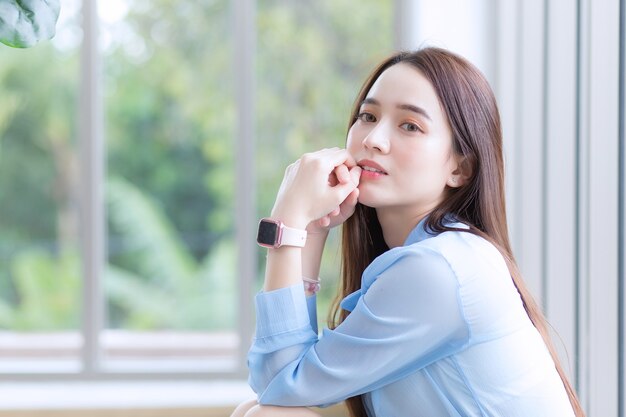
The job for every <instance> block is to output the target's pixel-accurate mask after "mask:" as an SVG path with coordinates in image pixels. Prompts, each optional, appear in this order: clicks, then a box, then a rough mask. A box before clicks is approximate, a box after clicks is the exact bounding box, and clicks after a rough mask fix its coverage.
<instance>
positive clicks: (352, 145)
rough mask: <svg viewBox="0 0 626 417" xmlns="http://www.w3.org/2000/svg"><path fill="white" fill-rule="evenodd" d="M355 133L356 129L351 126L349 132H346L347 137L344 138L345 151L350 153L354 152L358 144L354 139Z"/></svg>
mask: <svg viewBox="0 0 626 417" xmlns="http://www.w3.org/2000/svg"><path fill="white" fill-rule="evenodd" d="M356 131H357V129H356V128H355V126H354V125H352V127H351V128H350V130H348V137H347V138H346V149H347V150H348V152H350V153H352V152H351V151H353V150H355V149H356V148H357V146H358V144H359V141H358V140H357V139H356Z"/></svg>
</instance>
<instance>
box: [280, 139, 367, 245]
mask: <svg viewBox="0 0 626 417" xmlns="http://www.w3.org/2000/svg"><path fill="white" fill-rule="evenodd" d="M360 174H361V168H360V167H358V166H357V165H356V161H355V160H354V158H352V156H351V155H350V154H349V153H348V152H347V151H346V150H345V149H339V148H332V149H323V150H321V151H318V152H313V153H309V154H305V155H303V156H302V158H300V159H299V160H297V161H296V162H294V163H293V164H291V165H289V167H287V170H286V171H285V176H284V178H283V182H282V184H281V186H280V189H279V191H278V195H277V197H276V202H275V203H274V208H273V210H272V217H273V218H276V219H279V220H282V221H283V222H285V224H287V225H288V226H290V227H296V228H305V227H307V225H308V226H309V227H307V229H308V230H309V231H310V232H312V233H314V232H318V231H322V230H328V229H329V228H330V227H333V226H336V225H338V224H341V223H342V222H344V221H345V220H346V219H347V218H348V217H350V216H351V215H352V213H353V212H354V206H355V205H356V201H357V198H358V192H359V191H358V188H357V186H358V184H359V178H360ZM312 222H313V223H312Z"/></svg>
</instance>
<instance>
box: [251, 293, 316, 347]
mask: <svg viewBox="0 0 626 417" xmlns="http://www.w3.org/2000/svg"><path fill="white" fill-rule="evenodd" d="M255 305H256V317H257V320H256V338H257V339H262V338H266V337H271V336H276V335H279V334H282V333H289V332H293V331H297V330H301V329H302V328H305V327H307V326H311V322H310V318H309V306H308V303H307V300H306V297H305V295H304V290H303V288H302V285H298V284H297V285H292V286H291V287H285V288H280V289H278V290H273V291H268V292H261V293H259V294H257V295H256V298H255Z"/></svg>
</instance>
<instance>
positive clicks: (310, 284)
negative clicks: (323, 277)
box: [302, 277, 320, 294]
mask: <svg viewBox="0 0 626 417" xmlns="http://www.w3.org/2000/svg"><path fill="white" fill-rule="evenodd" d="M302 283H303V284H304V290H305V291H307V292H310V293H311V294H316V293H317V292H318V291H319V290H320V279H319V278H318V279H313V278H307V277H302Z"/></svg>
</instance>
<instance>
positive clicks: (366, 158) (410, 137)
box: [347, 63, 461, 213]
mask: <svg viewBox="0 0 626 417" xmlns="http://www.w3.org/2000/svg"><path fill="white" fill-rule="evenodd" d="M347 142H348V143H347V148H348V151H349V152H350V153H351V154H352V155H353V156H354V158H355V159H356V160H357V163H358V164H359V165H360V166H361V168H363V171H362V173H361V180H360V184H359V202H360V203H361V204H364V205H366V206H369V207H374V208H376V209H379V208H386V207H395V208H406V209H409V210H411V211H413V210H417V213H423V212H426V211H428V210H430V209H432V208H434V207H435V206H436V205H437V204H438V203H439V202H440V201H441V200H442V199H443V196H444V195H443V193H444V190H445V188H446V185H447V186H450V187H456V186H457V183H459V184H460V181H461V179H460V177H459V176H457V175H455V174H456V173H455V174H453V172H454V171H455V170H456V168H457V158H456V157H455V156H454V152H453V151H452V134H451V131H450V127H449V126H448V122H447V120H446V117H445V114H444V112H443V110H442V108H441V104H440V103H439V99H438V98H437V94H436V93H435V90H434V88H433V86H432V85H431V84H430V82H429V81H428V80H427V79H426V78H425V77H424V76H423V75H422V74H421V73H420V72H419V71H418V70H417V69H415V68H414V67H412V66H410V65H408V64H402V63H401V64H396V65H394V66H392V67H390V68H388V69H387V70H385V71H384V72H383V73H382V74H381V75H380V77H379V78H378V79H377V80H376V82H375V83H374V85H373V86H372V88H371V89H370V91H369V93H368V94H367V97H366V99H365V100H364V101H363V103H361V107H360V109H359V116H358V118H357V120H356V122H355V123H354V124H353V125H352V127H351V128H350V131H349V132H348V141H347ZM455 181H456V182H455Z"/></svg>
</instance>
